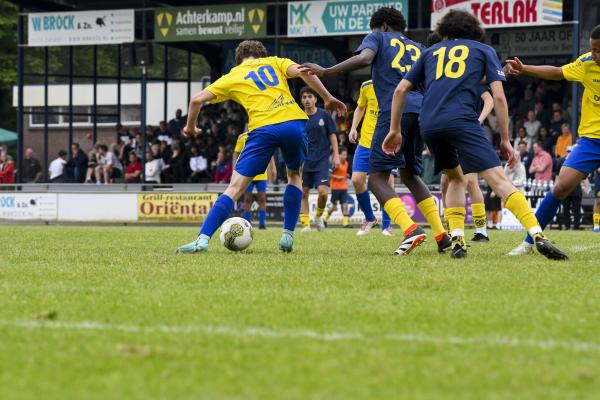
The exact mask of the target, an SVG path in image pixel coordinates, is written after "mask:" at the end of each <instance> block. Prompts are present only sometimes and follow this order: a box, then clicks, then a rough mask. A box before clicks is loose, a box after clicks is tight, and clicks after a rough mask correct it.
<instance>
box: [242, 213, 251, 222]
mask: <svg viewBox="0 0 600 400" xmlns="http://www.w3.org/2000/svg"><path fill="white" fill-rule="evenodd" d="M244 219H245V220H246V221H248V222H250V223H252V213H251V212H250V211H244Z"/></svg>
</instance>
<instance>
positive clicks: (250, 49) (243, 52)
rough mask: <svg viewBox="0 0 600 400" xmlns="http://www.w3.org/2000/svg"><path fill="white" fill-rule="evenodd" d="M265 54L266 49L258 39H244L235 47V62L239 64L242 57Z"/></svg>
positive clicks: (256, 56)
mask: <svg viewBox="0 0 600 400" xmlns="http://www.w3.org/2000/svg"><path fill="white" fill-rule="evenodd" d="M266 56H267V49H266V48H265V46H264V45H263V44H262V43H261V42H259V41H258V40H244V41H243V42H242V43H240V44H239V45H238V47H237V48H236V49H235V62H236V64H238V65H239V64H241V63H242V61H243V60H244V58H248V57H254V58H261V57H266Z"/></svg>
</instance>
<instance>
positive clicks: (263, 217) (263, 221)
mask: <svg viewBox="0 0 600 400" xmlns="http://www.w3.org/2000/svg"><path fill="white" fill-rule="evenodd" d="M258 226H262V227H265V226H267V212H266V211H264V210H258Z"/></svg>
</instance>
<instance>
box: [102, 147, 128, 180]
mask: <svg viewBox="0 0 600 400" xmlns="http://www.w3.org/2000/svg"><path fill="white" fill-rule="evenodd" d="M115 147H116V145H113V146H111V149H112V150H111V151H108V147H106V145H103V144H100V145H97V146H96V152H97V155H96V157H97V159H98V165H97V166H96V183H97V184H101V183H105V184H107V183H113V181H114V179H117V178H120V177H121V176H122V175H123V166H122V165H121V162H120V161H119V159H118V158H117V156H116V155H115V153H114V149H115Z"/></svg>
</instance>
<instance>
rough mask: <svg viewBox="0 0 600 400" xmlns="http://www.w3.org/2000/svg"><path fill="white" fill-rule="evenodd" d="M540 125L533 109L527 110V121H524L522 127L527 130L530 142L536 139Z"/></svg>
mask: <svg viewBox="0 0 600 400" xmlns="http://www.w3.org/2000/svg"><path fill="white" fill-rule="evenodd" d="M540 126H542V123H541V122H540V121H538V120H537V119H536V118H535V112H534V111H533V110H531V111H529V112H528V113H527V121H525V123H524V124H523V127H524V128H525V131H526V132H527V137H528V138H529V141H530V142H533V141H535V140H536V139H537V136H538V131H539V130H540Z"/></svg>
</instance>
